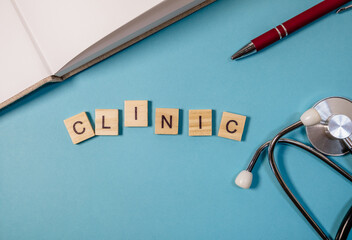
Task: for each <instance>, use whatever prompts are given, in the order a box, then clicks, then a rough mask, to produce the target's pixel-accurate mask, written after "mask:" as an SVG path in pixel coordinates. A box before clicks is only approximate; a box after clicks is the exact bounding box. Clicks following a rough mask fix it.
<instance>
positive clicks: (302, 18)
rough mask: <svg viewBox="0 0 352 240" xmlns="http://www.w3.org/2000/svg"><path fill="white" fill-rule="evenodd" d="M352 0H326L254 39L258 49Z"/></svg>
mask: <svg viewBox="0 0 352 240" xmlns="http://www.w3.org/2000/svg"><path fill="white" fill-rule="evenodd" d="M350 1H351V0H325V1H322V2H321V3H318V4H317V5H315V6H314V7H311V8H310V9H308V10H306V11H304V12H302V13H301V14H299V15H297V16H295V17H293V18H291V19H290V20H288V21H286V22H284V23H283V24H281V25H279V26H277V27H275V28H273V29H271V30H269V31H267V32H266V33H264V34H262V35H260V36H259V37H257V38H255V39H253V40H252V42H253V44H254V45H255V47H256V49H257V51H260V50H262V49H263V48H265V47H267V46H269V45H271V44H273V43H274V42H276V41H278V40H280V39H282V38H284V37H286V36H287V35H289V34H291V33H293V32H295V31H296V30H298V29H300V28H302V27H304V26H305V25H307V24H309V23H311V22H314V21H315V20H317V19H319V18H321V17H322V16H324V15H326V14H328V13H329V12H331V11H333V10H335V9H337V8H339V7H341V6H342V5H344V4H346V3H348V2H350Z"/></svg>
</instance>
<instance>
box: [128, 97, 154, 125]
mask: <svg viewBox="0 0 352 240" xmlns="http://www.w3.org/2000/svg"><path fill="white" fill-rule="evenodd" d="M125 127H148V101H147V100H142V101H125Z"/></svg>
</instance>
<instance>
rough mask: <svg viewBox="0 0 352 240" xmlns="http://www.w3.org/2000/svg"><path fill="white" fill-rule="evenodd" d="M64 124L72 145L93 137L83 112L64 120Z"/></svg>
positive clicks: (91, 129) (90, 126)
mask: <svg viewBox="0 0 352 240" xmlns="http://www.w3.org/2000/svg"><path fill="white" fill-rule="evenodd" d="M64 123H65V126H66V128H67V131H68V133H69V134H70V137H71V140H72V142H73V143H74V144H77V143H80V142H82V141H84V140H87V139H88V138H91V137H94V136H95V134H94V131H93V128H92V125H91V124H90V122H89V119H88V117H87V114H86V113H85V112H81V113H79V114H77V115H75V116H73V117H70V118H68V119H66V120H64Z"/></svg>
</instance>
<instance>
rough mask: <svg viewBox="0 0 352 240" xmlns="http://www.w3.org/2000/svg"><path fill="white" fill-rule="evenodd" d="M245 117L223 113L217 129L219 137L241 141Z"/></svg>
mask: <svg viewBox="0 0 352 240" xmlns="http://www.w3.org/2000/svg"><path fill="white" fill-rule="evenodd" d="M245 123H246V116H242V115H238V114H234V113H228V112H223V113H222V119H221V123H220V128H219V133H218V136H219V137H223V138H229V139H233V140H236V141H241V139H242V134H243V130H244V125H245Z"/></svg>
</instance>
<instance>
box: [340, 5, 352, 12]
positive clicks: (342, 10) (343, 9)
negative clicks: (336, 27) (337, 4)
mask: <svg viewBox="0 0 352 240" xmlns="http://www.w3.org/2000/svg"><path fill="white" fill-rule="evenodd" d="M348 9H352V4H351V5H349V6H346V7H342V8H340V9H339V10H337V11H336V13H342V12H344V11H346V10H348Z"/></svg>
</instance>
